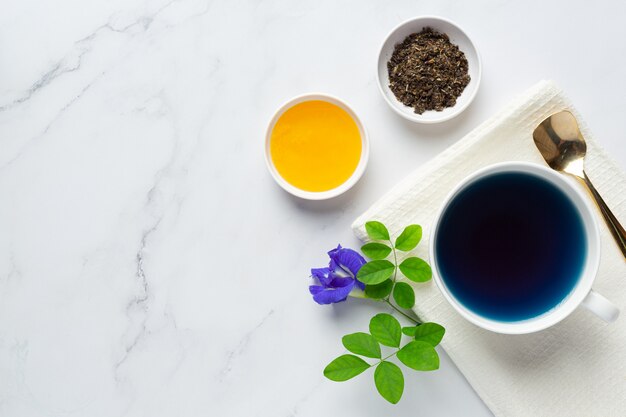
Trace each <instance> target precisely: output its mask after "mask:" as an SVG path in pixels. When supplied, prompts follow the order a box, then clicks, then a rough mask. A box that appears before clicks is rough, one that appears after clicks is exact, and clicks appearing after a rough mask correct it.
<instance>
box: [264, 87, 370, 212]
mask: <svg viewBox="0 0 626 417" xmlns="http://www.w3.org/2000/svg"><path fill="white" fill-rule="evenodd" d="M311 100H322V101H327V102H329V103H332V104H335V105H337V106H339V107H340V108H342V109H343V110H345V111H346V112H347V113H348V114H349V115H350V117H352V119H353V120H354V122H355V123H356V125H357V127H358V129H359V134H360V136H361V159H360V160H359V163H358V165H357V167H356V169H355V170H354V172H353V173H352V175H351V176H350V178H348V179H347V180H346V181H345V182H344V183H343V184H341V185H340V186H338V187H336V188H333V189H331V190H327V191H318V192H316V191H305V190H301V189H300V188H297V187H294V186H293V185H291V184H290V183H288V182H287V181H286V180H285V179H284V178H283V177H282V176H281V175H280V174H279V173H278V170H277V169H276V167H275V166H274V162H273V161H272V155H271V153H270V141H271V138H272V130H274V125H275V124H276V122H277V121H278V119H279V118H280V116H282V114H283V113H284V112H285V111H287V110H288V109H289V108H291V107H293V106H295V105H296V104H298V103H302V102H304V101H311ZM369 153H370V143H369V139H368V137H367V132H366V131H365V127H363V123H361V120H360V119H359V117H358V116H357V115H356V113H355V112H354V110H352V108H351V107H350V106H348V104H346V103H345V102H344V101H342V100H340V99H338V98H337V97H334V96H331V95H329V94H322V93H308V94H303V95H301V96H297V97H294V98H292V99H291V100H289V101H288V102H286V103H285V104H283V105H282V106H280V108H279V109H278V110H277V111H276V113H275V114H274V116H273V117H272V119H271V120H270V123H269V125H268V127H267V131H266V133H265V163H266V164H267V169H269V171H270V174H272V177H273V178H274V180H275V181H276V182H277V183H278V185H280V186H281V187H282V188H283V189H284V190H285V191H287V192H288V193H290V194H293V195H295V196H296V197H300V198H304V199H307V200H326V199H329V198H333V197H336V196H338V195H340V194H343V193H345V192H346V191H348V190H349V189H350V188H352V186H353V185H354V184H356V182H357V181H358V180H359V179H360V178H361V176H362V175H363V172H364V171H365V167H366V166H367V161H368V159H369Z"/></svg>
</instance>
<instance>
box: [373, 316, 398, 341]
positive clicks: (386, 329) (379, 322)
mask: <svg viewBox="0 0 626 417" xmlns="http://www.w3.org/2000/svg"><path fill="white" fill-rule="evenodd" d="M370 333H371V334H372V336H374V337H375V338H376V340H378V343H380V344H381V345H385V346H391V347H399V346H400V339H401V338H402V330H401V329H400V323H399V322H398V320H396V318H395V317H394V316H392V315H391V314H387V313H380V314H376V315H375V316H374V317H372V319H371V320H370Z"/></svg>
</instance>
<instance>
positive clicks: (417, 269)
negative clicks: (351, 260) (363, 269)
mask: <svg viewBox="0 0 626 417" xmlns="http://www.w3.org/2000/svg"><path fill="white" fill-rule="evenodd" d="M364 266H365V265H364ZM399 267H400V271H401V272H402V273H403V274H404V276H405V277H407V278H408V279H410V280H411V281H415V282H425V281H428V280H429V279H430V278H432V276H433V270H432V269H430V265H428V264H427V263H426V261H425V260H423V259H420V258H416V257H415V256H412V257H410V258H406V259H405V260H404V261H402V263H401V264H400V265H399Z"/></svg>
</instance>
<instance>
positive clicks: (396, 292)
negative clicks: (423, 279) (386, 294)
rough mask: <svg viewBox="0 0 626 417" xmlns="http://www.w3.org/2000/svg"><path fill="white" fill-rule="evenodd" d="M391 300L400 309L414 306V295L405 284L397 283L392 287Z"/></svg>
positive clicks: (411, 289)
mask: <svg viewBox="0 0 626 417" xmlns="http://www.w3.org/2000/svg"><path fill="white" fill-rule="evenodd" d="M393 299H394V300H396V303H398V305H399V306H400V307H402V308H411V307H413V306H414V305H415V293H414V292H413V288H411V286H410V285H409V284H407V283H406V282H398V283H396V285H395V287H393Z"/></svg>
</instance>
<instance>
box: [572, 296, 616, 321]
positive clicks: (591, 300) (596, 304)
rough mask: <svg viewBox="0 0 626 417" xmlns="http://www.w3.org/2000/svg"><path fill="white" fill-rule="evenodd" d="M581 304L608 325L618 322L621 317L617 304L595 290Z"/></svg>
mask: <svg viewBox="0 0 626 417" xmlns="http://www.w3.org/2000/svg"><path fill="white" fill-rule="evenodd" d="M581 304H582V306H583V307H585V308H586V309H587V310H589V311H591V312H592V313H593V314H595V315H596V316H598V317H600V318H601V319H602V320H604V321H606V322H607V323H612V322H614V321H615V320H617V316H619V309H618V308H617V307H616V306H615V304H613V303H612V302H610V301H609V300H607V299H606V298H604V297H603V296H601V295H600V294H598V293H597V292H595V291H594V290H591V291H589V294H587V296H586V297H585V299H584V300H583V302H582V303H581Z"/></svg>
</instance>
